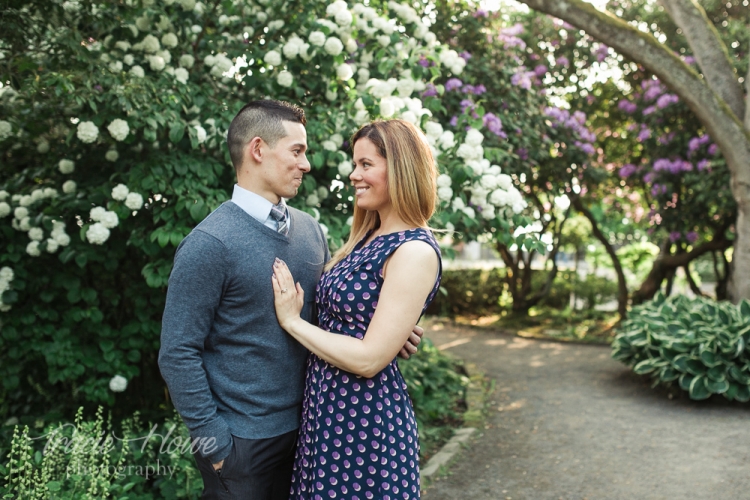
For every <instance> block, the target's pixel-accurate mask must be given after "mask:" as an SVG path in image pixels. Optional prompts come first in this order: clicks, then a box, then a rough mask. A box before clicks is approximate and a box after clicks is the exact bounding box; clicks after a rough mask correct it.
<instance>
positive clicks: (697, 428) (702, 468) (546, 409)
mask: <svg viewBox="0 0 750 500" xmlns="http://www.w3.org/2000/svg"><path fill="white" fill-rule="evenodd" d="M440 328H443V327H442V325H441V324H433V325H432V326H430V327H428V331H427V332H426V336H427V337H428V338H430V339H431V340H432V341H433V342H434V344H435V345H437V346H438V347H442V348H443V350H445V351H446V352H449V353H452V354H453V355H455V356H458V357H459V358H461V359H463V360H464V361H466V362H468V363H475V364H476V365H477V367H478V369H479V370H482V371H484V372H485V373H486V374H487V376H489V377H491V378H493V379H495V380H496V381H497V385H496V389H495V392H494V394H493V395H492V396H491V401H492V404H491V406H490V408H489V416H488V418H487V421H486V426H485V428H484V429H482V430H481V431H480V432H478V433H476V434H475V435H474V438H473V440H472V441H473V442H472V444H471V446H470V448H469V449H468V450H465V451H464V452H463V453H462V454H461V455H460V457H459V459H458V461H457V463H454V464H453V466H452V467H451V468H450V474H449V475H448V476H447V477H445V478H442V479H439V480H437V481H435V482H434V483H433V485H432V486H430V487H429V488H428V489H427V491H426V492H425V493H424V495H423V497H422V498H423V499H424V500H447V499H450V500H456V499H467V500H468V499H471V500H481V499H493V500H495V499H533V500H536V499H566V500H568V499H577V500H580V499H588V500H595V499H596V500H599V499H605V500H619V499H623V500H624V499H627V500H630V499H639V500H641V499H643V500H657V499H673V498H680V499H696V500H698V499H700V500H702V499H747V498H750V493H749V492H750V475H749V474H748V470H749V467H750V432H748V417H749V416H750V408H749V407H748V406H747V405H744V406H743V405H740V404H738V403H730V402H727V401H726V400H724V399H723V398H720V397H718V398H717V397H714V398H712V399H710V400H707V401H701V402H696V401H691V400H690V399H689V398H687V397H686V396H684V395H683V394H682V393H681V391H679V389H677V390H674V389H673V390H671V391H670V390H667V389H661V388H659V389H651V387H650V384H649V383H648V381H647V380H645V379H643V378H641V377H638V376H636V375H634V374H633V373H632V372H631V371H630V370H629V369H628V368H627V367H626V366H625V365H623V364H621V363H619V362H617V361H614V360H612V359H611V358H610V348H609V346H600V345H581V344H564V343H556V342H549V341H543V340H531V339H524V338H520V337H515V336H513V335H510V334H508V333H501V332H497V331H492V330H484V329H481V330H480V329H471V328H464V327H456V326H453V325H449V324H447V325H445V327H444V328H443V329H440Z"/></svg>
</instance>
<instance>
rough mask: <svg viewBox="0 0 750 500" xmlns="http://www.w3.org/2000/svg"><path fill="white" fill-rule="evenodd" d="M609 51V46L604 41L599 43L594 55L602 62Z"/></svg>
mask: <svg viewBox="0 0 750 500" xmlns="http://www.w3.org/2000/svg"><path fill="white" fill-rule="evenodd" d="M608 52H609V47H607V46H606V45H604V44H603V43H602V44H600V45H599V48H597V49H596V50H595V51H594V56H595V57H596V60H597V61H598V62H602V61H604V60H605V59H606V58H607V53H608Z"/></svg>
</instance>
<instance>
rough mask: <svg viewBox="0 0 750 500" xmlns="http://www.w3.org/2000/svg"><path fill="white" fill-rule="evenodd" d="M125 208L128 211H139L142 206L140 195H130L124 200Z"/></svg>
mask: <svg viewBox="0 0 750 500" xmlns="http://www.w3.org/2000/svg"><path fill="white" fill-rule="evenodd" d="M125 206H126V207H128V208H129V209H130V210H140V209H141V207H142V206H143V196H141V195H140V193H130V194H129V195H128V197H127V198H125Z"/></svg>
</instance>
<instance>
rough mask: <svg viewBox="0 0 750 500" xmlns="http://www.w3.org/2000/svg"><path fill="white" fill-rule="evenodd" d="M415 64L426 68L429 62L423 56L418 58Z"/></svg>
mask: <svg viewBox="0 0 750 500" xmlns="http://www.w3.org/2000/svg"><path fill="white" fill-rule="evenodd" d="M417 64H419V65H420V66H422V67H423V68H427V67H429V66H430V61H429V60H428V59H427V58H426V57H425V56H420V57H419V61H417Z"/></svg>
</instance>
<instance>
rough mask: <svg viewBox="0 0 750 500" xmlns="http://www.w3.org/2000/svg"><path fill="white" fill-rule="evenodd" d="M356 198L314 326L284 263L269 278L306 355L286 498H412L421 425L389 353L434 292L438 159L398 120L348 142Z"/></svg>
mask: <svg viewBox="0 0 750 500" xmlns="http://www.w3.org/2000/svg"><path fill="white" fill-rule="evenodd" d="M351 142H352V145H353V148H354V167H355V168H354V171H353V172H352V173H351V175H350V176H349V179H350V180H351V181H352V184H353V186H354V188H355V190H356V202H355V205H354V219H353V222H352V231H351V235H350V237H349V241H348V242H347V243H346V244H345V245H344V246H343V247H342V248H341V249H340V250H339V251H338V252H337V253H336V254H335V255H334V256H333V258H332V259H331V262H330V263H329V264H328V265H327V266H326V271H325V272H324V274H323V276H322V277H321V279H320V282H319V283H318V288H317V293H316V302H317V306H318V310H319V315H318V319H319V325H320V328H318V327H316V326H313V325H311V324H309V323H307V322H305V321H303V320H302V319H301V318H300V316H299V313H300V310H301V309H302V305H303V304H304V294H303V292H302V289H301V287H300V286H299V285H295V283H294V279H293V277H292V276H291V274H290V273H289V270H288V268H287V267H286V265H285V264H284V263H283V262H281V261H277V262H276V263H275V264H274V275H273V278H272V281H273V287H274V295H275V306H276V315H277V317H278V319H279V323H280V324H281V326H282V328H284V329H285V330H286V331H287V332H289V333H290V334H291V335H292V336H293V337H294V338H296V339H297V340H298V341H299V342H300V343H301V344H302V345H304V346H305V347H306V348H307V349H308V350H310V351H311V353H312V354H311V355H310V357H309V360H308V367H307V378H306V383H305V399H304V403H303V408H302V423H301V427H300V434H299V438H298V441H297V455H296V458H295V467H294V476H293V479H292V498H295V499H319V498H346V499H350V498H351V499H354V498H358V499H365V498H378V499H381V498H382V499H389V498H390V499H395V498H419V443H418V436H417V424H416V420H415V419H414V411H413V408H412V405H411V400H410V399H409V396H408V394H407V392H406V384H405V383H404V379H403V377H402V376H401V373H400V372H399V369H398V365H397V364H396V355H397V354H398V352H399V350H400V349H401V347H402V346H403V345H404V342H406V339H407V337H408V335H409V332H410V331H411V329H412V327H413V326H414V325H415V324H416V323H417V321H418V320H419V318H420V316H421V315H422V313H423V312H424V310H425V308H426V307H427V305H428V304H429V303H430V302H431V301H432V299H433V298H434V296H435V293H436V292H437V290H438V286H439V284H440V275H441V263H440V248H439V246H438V244H437V242H436V241H435V238H434V237H433V236H432V233H431V232H430V231H429V229H428V228H427V222H428V220H429V219H430V217H431V216H432V214H433V212H434V209H435V203H436V177H437V171H436V168H435V161H434V159H433V156H432V152H431V151H430V148H429V146H428V145H427V142H426V140H425V137H424V135H423V134H422V133H421V132H420V131H419V129H417V128H416V127H415V126H414V125H412V124H410V123H408V122H406V121H403V120H389V121H378V122H374V123H371V124H368V125H365V126H364V127H362V128H361V129H360V130H359V131H358V132H357V133H356V134H354V137H353V138H352V141H351Z"/></svg>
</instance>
